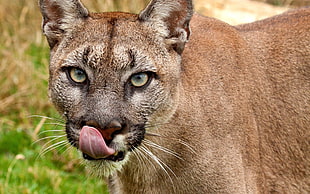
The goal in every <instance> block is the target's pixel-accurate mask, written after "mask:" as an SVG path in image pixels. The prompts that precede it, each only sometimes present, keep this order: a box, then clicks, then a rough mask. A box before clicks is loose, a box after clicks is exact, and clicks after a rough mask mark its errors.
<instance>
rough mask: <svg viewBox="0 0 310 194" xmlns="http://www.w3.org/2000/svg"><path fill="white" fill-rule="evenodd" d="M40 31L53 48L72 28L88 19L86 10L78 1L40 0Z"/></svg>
mask: <svg viewBox="0 0 310 194" xmlns="http://www.w3.org/2000/svg"><path fill="white" fill-rule="evenodd" d="M39 4H40V9H41V13H42V16H43V23H42V29H43V33H44V34H45V36H46V38H47V41H48V43H49V45H50V47H51V48H53V47H54V46H55V45H56V44H57V43H58V42H59V41H60V40H61V39H62V37H63V35H64V34H65V33H67V32H69V31H70V30H71V29H72V27H73V26H74V25H76V24H78V22H79V21H81V20H82V19H85V18H87V17H88V15H89V13H88V10H87V9H86V8H85V7H84V6H83V4H82V3H81V2H80V1H79V0H40V2H39Z"/></svg>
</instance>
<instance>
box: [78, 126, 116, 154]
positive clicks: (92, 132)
mask: <svg viewBox="0 0 310 194" xmlns="http://www.w3.org/2000/svg"><path fill="white" fill-rule="evenodd" d="M79 149H80V150H81V151H82V152H83V153H85V154H87V155H89V156H90V157H92V158H94V159H100V158H105V157H107V156H110V155H113V154H114V153H115V150H114V149H112V148H110V147H108V146H107V144H106V143H105V141H104V139H103V137H102V135H101V133H100V132H99V131H98V130H97V129H96V128H93V127H89V126H84V127H83V128H82V130H81V133H80V140H79Z"/></svg>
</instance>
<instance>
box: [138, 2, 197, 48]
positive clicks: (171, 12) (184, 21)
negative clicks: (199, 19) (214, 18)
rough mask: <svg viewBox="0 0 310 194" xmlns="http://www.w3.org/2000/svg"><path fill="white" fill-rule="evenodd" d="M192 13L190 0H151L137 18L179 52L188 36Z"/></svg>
mask: <svg viewBox="0 0 310 194" xmlns="http://www.w3.org/2000/svg"><path fill="white" fill-rule="evenodd" d="M192 15H193V4H192V1H191V0H152V1H151V2H150V3H149V5H148V6H147V7H146V8H145V9H144V10H143V11H142V12H141V13H140V15H139V19H140V21H141V22H144V23H145V24H146V25H149V26H150V27H151V28H153V29H154V30H156V31H157V32H158V33H159V34H160V35H161V36H163V37H164V38H165V39H166V41H165V42H166V44H169V45H171V46H172V48H173V49H174V50H175V51H176V52H177V53H179V54H181V53H182V52H183V50H184V46H185V43H186V42H187V41H188V39H189V36H190V28H189V22H190V20H191V17H192Z"/></svg>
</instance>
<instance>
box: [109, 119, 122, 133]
mask: <svg viewBox="0 0 310 194" xmlns="http://www.w3.org/2000/svg"><path fill="white" fill-rule="evenodd" d="M105 129H110V130H115V131H118V130H121V129H122V124H121V123H120V122H119V121H117V120H113V121H111V122H110V123H109V124H107V126H106V127H105Z"/></svg>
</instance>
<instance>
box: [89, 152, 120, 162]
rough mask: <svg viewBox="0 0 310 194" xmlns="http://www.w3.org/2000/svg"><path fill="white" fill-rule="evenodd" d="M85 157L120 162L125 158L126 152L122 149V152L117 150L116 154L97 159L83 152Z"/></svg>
mask: <svg viewBox="0 0 310 194" xmlns="http://www.w3.org/2000/svg"><path fill="white" fill-rule="evenodd" d="M83 158H84V159H85V160H110V161H113V162H120V161H122V160H124V158H125V152H122V151H120V152H116V153H115V154H114V155H111V156H107V157H105V158H97V159H96V158H93V157H91V156H89V155H87V154H85V153H83Z"/></svg>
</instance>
